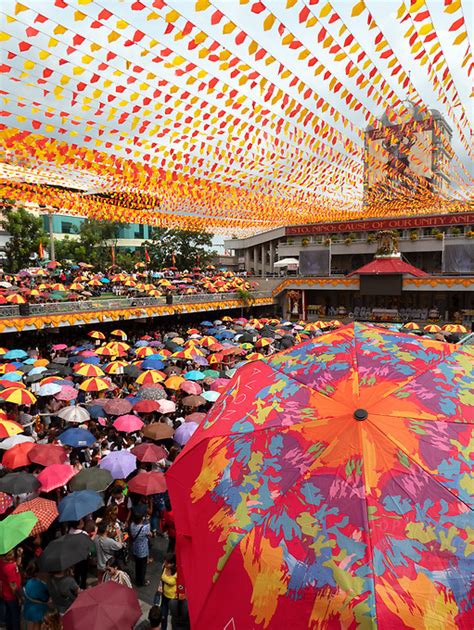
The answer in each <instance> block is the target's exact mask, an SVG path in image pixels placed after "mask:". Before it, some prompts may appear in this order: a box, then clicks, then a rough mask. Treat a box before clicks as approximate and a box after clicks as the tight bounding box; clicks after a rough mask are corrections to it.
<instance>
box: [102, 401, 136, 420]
mask: <svg viewBox="0 0 474 630" xmlns="http://www.w3.org/2000/svg"><path fill="white" fill-rule="evenodd" d="M131 410H132V403H131V402H130V401H129V400H125V399H124V398H111V399H110V400H106V401H105V403H104V411H105V413H107V414H109V415H110V416H122V415H124V414H126V413H129V411H131Z"/></svg>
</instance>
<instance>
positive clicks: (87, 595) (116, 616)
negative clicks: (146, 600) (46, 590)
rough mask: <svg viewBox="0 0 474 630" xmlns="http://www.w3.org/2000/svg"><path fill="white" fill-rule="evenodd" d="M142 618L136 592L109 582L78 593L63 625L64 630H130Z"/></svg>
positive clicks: (64, 618) (63, 620)
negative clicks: (97, 629)
mask: <svg viewBox="0 0 474 630" xmlns="http://www.w3.org/2000/svg"><path fill="white" fill-rule="evenodd" d="M141 614H142V611H141V608H140V603H139V601H138V597H137V594H136V593H135V591H134V590H133V589H131V588H129V587H128V586H124V585H123V584H118V583H117V582H112V581H110V582H104V583H102V584H99V585H98V586H94V587H92V588H88V589H87V590H86V591H83V592H82V593H79V595H78V597H77V599H76V600H75V601H74V603H73V604H72V606H71V607H70V608H69V610H68V611H67V613H66V614H65V615H64V617H63V618H62V623H63V628H64V630H93V629H95V628H100V630H117V629H119V628H123V630H128V629H129V628H130V629H131V628H134V627H135V624H136V622H137V621H138V620H139V619H140V616H141Z"/></svg>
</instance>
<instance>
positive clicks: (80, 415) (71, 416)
mask: <svg viewBox="0 0 474 630" xmlns="http://www.w3.org/2000/svg"><path fill="white" fill-rule="evenodd" d="M56 415H57V416H59V417H60V418H62V419H63V420H66V422H72V423H75V424H82V423H83V422H88V420H90V417H91V416H90V413H89V412H88V411H87V409H84V407H79V406H77V405H71V406H70V407H63V408H62V409H60V410H59V411H58V412H57V413H56Z"/></svg>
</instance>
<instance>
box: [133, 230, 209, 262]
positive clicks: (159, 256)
mask: <svg viewBox="0 0 474 630" xmlns="http://www.w3.org/2000/svg"><path fill="white" fill-rule="evenodd" d="M143 246H144V248H146V249H147V251H148V254H149V256H150V264H149V266H150V267H151V268H152V269H162V268H163V267H171V266H172V264H173V263H172V261H173V254H174V258H175V266H176V267H177V268H178V269H180V270H183V269H188V270H189V269H192V268H193V267H201V268H202V267H205V266H206V265H207V264H208V263H209V262H210V261H211V260H212V258H213V257H214V256H215V255H216V252H214V251H212V250H211V246H212V235H211V234H208V233H207V232H187V231H184V230H174V229H168V228H153V230H152V232H151V240H149V241H145V243H144V244H143Z"/></svg>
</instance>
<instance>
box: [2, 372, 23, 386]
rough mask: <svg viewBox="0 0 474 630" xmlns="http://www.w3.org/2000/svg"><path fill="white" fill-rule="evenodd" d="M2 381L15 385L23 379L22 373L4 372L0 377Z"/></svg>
mask: <svg viewBox="0 0 474 630" xmlns="http://www.w3.org/2000/svg"><path fill="white" fill-rule="evenodd" d="M1 377H2V381H10V382H11V383H15V382H17V381H21V379H22V378H23V373H21V374H20V372H6V373H5V374H2V375H1Z"/></svg>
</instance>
